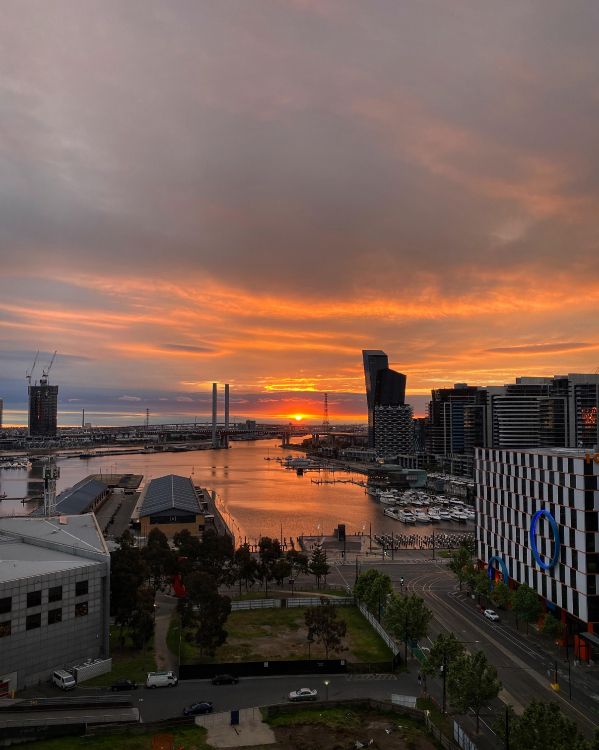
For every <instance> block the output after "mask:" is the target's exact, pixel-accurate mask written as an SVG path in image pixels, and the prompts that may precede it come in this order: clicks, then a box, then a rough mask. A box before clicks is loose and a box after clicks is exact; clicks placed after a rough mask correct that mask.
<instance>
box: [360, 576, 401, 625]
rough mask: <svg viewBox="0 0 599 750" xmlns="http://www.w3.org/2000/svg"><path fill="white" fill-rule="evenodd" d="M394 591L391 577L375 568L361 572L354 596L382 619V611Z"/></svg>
mask: <svg viewBox="0 0 599 750" xmlns="http://www.w3.org/2000/svg"><path fill="white" fill-rule="evenodd" d="M392 593H393V585H392V583H391V579H390V578H389V576H388V575H386V574H385V573H381V572H379V571H378V570H375V569H374V568H371V569H370V570H367V571H366V572H365V573H360V575H359V576H358V580H357V581H356V584H355V586H354V596H355V597H356V599H357V600H358V601H359V602H363V603H364V604H365V605H366V607H367V608H368V609H369V610H370V611H371V612H372V613H373V614H374V615H376V616H377V617H378V618H379V620H380V619H381V611H382V609H383V608H384V607H385V606H386V604H387V600H388V599H389V597H390V595H391V594H392Z"/></svg>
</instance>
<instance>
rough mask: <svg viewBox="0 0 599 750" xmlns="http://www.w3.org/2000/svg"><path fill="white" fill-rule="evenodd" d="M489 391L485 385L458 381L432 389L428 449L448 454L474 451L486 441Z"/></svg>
mask: <svg viewBox="0 0 599 750" xmlns="http://www.w3.org/2000/svg"><path fill="white" fill-rule="evenodd" d="M486 400H487V394H486V391H485V389H484V388H480V387H478V386H475V385H467V384H466V383H456V385H454V387H453V388H437V389H435V390H434V391H432V400H431V402H430V404H429V410H428V419H429V424H428V434H427V450H428V451H429V453H434V454H438V455H444V456H445V455H449V454H454V453H472V452H473V451H474V448H475V447H476V446H480V445H484V436H485V430H484V427H485V412H484V406H485V403H486Z"/></svg>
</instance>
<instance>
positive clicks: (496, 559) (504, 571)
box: [487, 555, 509, 588]
mask: <svg viewBox="0 0 599 750" xmlns="http://www.w3.org/2000/svg"><path fill="white" fill-rule="evenodd" d="M494 562H496V563H497V564H498V565H499V570H500V571H501V575H502V576H503V582H504V583H505V585H506V586H507V585H508V579H509V573H508V572H507V565H506V564H505V562H504V560H503V558H502V557H498V556H497V555H493V557H491V558H490V559H489V565H488V566H487V575H488V576H489V588H493V583H494V582H495V568H494V567H493V563H494Z"/></svg>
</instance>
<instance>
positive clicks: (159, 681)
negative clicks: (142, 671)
mask: <svg viewBox="0 0 599 750" xmlns="http://www.w3.org/2000/svg"><path fill="white" fill-rule="evenodd" d="M177 682H179V680H178V679H177V675H176V674H174V673H173V672H148V677H147V679H146V687H148V688H157V687H175V685H176V684H177Z"/></svg>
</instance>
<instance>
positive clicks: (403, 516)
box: [397, 510, 416, 523]
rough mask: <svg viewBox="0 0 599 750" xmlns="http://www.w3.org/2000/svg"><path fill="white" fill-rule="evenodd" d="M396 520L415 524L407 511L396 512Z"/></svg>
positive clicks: (413, 517) (410, 513) (414, 519)
mask: <svg viewBox="0 0 599 750" xmlns="http://www.w3.org/2000/svg"><path fill="white" fill-rule="evenodd" d="M397 518H398V520H399V521H401V522H402V523H416V517H415V516H414V514H413V513H412V512H411V511H409V510H399V511H397Z"/></svg>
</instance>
